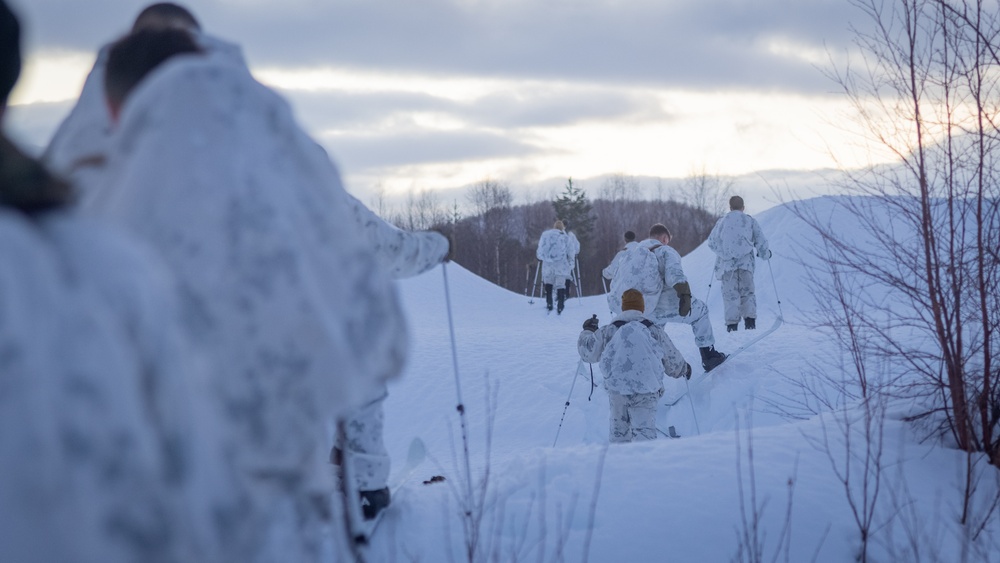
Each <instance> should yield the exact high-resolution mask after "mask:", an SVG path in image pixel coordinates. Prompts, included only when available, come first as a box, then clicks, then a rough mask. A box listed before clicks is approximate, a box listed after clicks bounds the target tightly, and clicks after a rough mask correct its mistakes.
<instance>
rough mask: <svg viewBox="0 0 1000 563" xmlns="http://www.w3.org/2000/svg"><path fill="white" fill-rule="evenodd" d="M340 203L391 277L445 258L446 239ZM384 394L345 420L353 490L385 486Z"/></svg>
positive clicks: (350, 198)
mask: <svg viewBox="0 0 1000 563" xmlns="http://www.w3.org/2000/svg"><path fill="white" fill-rule="evenodd" d="M344 196H346V198H345V200H344V202H343V204H344V205H345V206H347V207H349V208H350V209H351V214H352V216H353V217H354V220H355V223H356V225H357V226H358V228H359V230H360V231H361V232H363V233H364V235H365V239H366V240H367V242H368V244H369V246H370V247H371V249H372V250H373V255H374V256H375V259H376V260H377V261H378V263H379V264H380V265H381V267H382V268H383V269H384V270H385V271H386V272H387V273H388V274H389V275H390V276H391V277H392V278H393V279H401V278H408V277H412V276H416V275H418V274H421V273H423V272H425V271H427V270H429V269H430V268H433V267H434V266H436V265H438V264H440V263H441V262H442V260H444V257H445V256H446V255H447V254H448V239H446V238H445V237H444V236H443V235H441V234H440V233H436V232H429V231H428V232H410V231H404V230H402V229H399V228H397V227H395V226H394V225H392V224H390V223H387V222H386V221H384V220H382V219H381V218H380V217H379V216H378V215H376V214H375V213H374V212H372V211H371V210H370V209H368V208H367V207H365V206H364V204H362V203H361V202H360V201H358V200H357V199H356V198H354V197H353V196H351V195H349V194H347V192H344ZM387 395H388V389H386V388H385V386H384V385H383V387H382V393H381V395H380V396H379V397H378V398H376V399H374V400H372V401H370V402H369V403H368V404H366V405H364V406H362V407H361V408H359V409H357V410H355V411H353V412H352V413H351V414H350V415H349V416H348V417H347V424H346V438H347V443H346V449H347V460H348V462H350V463H351V464H352V466H351V468H352V470H353V471H352V475H353V477H354V480H355V485H356V486H357V487H358V490H359V491H374V490H378V489H381V488H384V487H386V486H387V485H388V483H389V472H390V469H391V459H390V457H389V452H388V450H386V447H385V443H384V441H383V436H382V428H383V424H384V423H383V420H384V418H385V416H384V413H383V403H384V402H385V398H386V396H387Z"/></svg>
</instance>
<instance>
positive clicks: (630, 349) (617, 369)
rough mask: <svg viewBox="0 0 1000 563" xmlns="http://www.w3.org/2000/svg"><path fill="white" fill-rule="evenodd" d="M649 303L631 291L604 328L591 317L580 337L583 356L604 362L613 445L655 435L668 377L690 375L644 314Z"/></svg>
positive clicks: (581, 354) (579, 343) (610, 437)
mask: <svg viewBox="0 0 1000 563" xmlns="http://www.w3.org/2000/svg"><path fill="white" fill-rule="evenodd" d="M644 307H645V304H644V302H643V297H642V293H640V292H639V291H638V290H635V289H629V290H626V291H625V292H624V293H623V294H622V300H621V310H622V312H621V314H620V315H618V316H616V317H615V319H614V320H613V321H612V322H611V323H609V324H607V325H604V326H602V327H598V320H597V316H596V315H595V316H594V317H593V318H591V319H587V320H586V321H584V323H583V331H582V332H581V333H580V337H579V339H578V340H577V351H578V352H579V353H580V358H582V359H583V360H584V361H585V362H589V363H594V362H597V361H600V364H601V371H602V372H603V373H604V388H605V389H607V391H608V400H609V401H610V406H611V429H610V436H609V440H610V441H611V442H612V443H614V442H632V441H637V440H653V439H655V438H656V406H657V399H659V398H660V397H662V396H663V391H664V390H663V375H664V374H667V375H669V376H670V377H676V378H680V377H687V378H690V377H691V366H690V365H689V364H688V363H687V362H685V361H684V358H683V357H682V356H681V353H680V352H678V351H677V347H676V346H674V343H673V342H671V341H670V337H669V336H667V334H666V333H665V332H663V329H662V328H660V327H658V326H656V325H655V324H653V322H652V321H650V320H649V319H646V318H645V317H643V316H642V311H643V309H644Z"/></svg>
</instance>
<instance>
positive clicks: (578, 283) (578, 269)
mask: <svg viewBox="0 0 1000 563" xmlns="http://www.w3.org/2000/svg"><path fill="white" fill-rule="evenodd" d="M582 282H583V280H581V279H580V258H579V257H577V258H576V300H577V301H579V300H580V299H581V298H582V297H583V296H582V295H581V293H580V292H581V291H582V288H581V287H580V284H581V283H582Z"/></svg>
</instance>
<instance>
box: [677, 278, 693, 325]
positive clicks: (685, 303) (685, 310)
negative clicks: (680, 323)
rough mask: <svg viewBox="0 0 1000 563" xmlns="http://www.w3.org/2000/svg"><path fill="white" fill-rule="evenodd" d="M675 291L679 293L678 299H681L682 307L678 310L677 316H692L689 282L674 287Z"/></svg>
mask: <svg viewBox="0 0 1000 563" xmlns="http://www.w3.org/2000/svg"><path fill="white" fill-rule="evenodd" d="M674 291H676V292H677V298H678V299H680V301H681V304H680V307H678V308H677V314H678V315H680V316H682V317H686V316H688V315H689V314H691V286H690V285H688V282H681V283H679V284H675V285H674Z"/></svg>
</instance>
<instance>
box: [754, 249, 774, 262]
mask: <svg viewBox="0 0 1000 563" xmlns="http://www.w3.org/2000/svg"><path fill="white" fill-rule="evenodd" d="M757 257H758V258H760V259H761V260H770V259H771V249H770V248H766V249H764V252H760V251H758V252H757Z"/></svg>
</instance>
